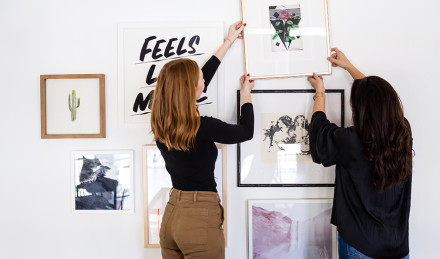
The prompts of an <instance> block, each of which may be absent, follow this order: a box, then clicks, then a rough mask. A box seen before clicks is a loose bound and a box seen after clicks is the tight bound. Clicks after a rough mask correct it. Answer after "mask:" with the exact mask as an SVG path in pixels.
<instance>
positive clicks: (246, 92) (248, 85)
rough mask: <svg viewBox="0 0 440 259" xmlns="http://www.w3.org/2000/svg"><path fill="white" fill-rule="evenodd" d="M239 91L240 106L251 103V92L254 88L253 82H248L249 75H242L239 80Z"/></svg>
mask: <svg viewBox="0 0 440 259" xmlns="http://www.w3.org/2000/svg"><path fill="white" fill-rule="evenodd" d="M240 83H241V89H240V99H241V104H244V103H252V99H251V91H252V89H253V88H254V80H249V75H248V76H246V75H242V76H241V78H240Z"/></svg>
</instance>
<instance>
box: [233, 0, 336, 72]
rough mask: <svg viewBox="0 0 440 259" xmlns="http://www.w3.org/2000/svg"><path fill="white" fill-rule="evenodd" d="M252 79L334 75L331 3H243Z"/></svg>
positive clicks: (270, 0)
mask: <svg viewBox="0 0 440 259" xmlns="http://www.w3.org/2000/svg"><path fill="white" fill-rule="evenodd" d="M241 7H242V17H243V21H244V22H245V23H246V27H245V29H244V33H243V46H244V63H245V72H246V73H245V74H250V79H265V78H280V77H294V76H308V75H312V74H313V72H316V73H317V74H318V75H325V74H331V68H332V67H331V63H330V62H329V61H327V57H329V56H330V44H329V43H330V39H329V28H328V27H329V26H328V11H327V9H328V8H327V0H312V1H311V0H257V1H255V0H241Z"/></svg>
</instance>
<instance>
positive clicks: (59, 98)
mask: <svg viewBox="0 0 440 259" xmlns="http://www.w3.org/2000/svg"><path fill="white" fill-rule="evenodd" d="M40 99H41V138H43V139H46V138H105V76H104V75H103V74H87V75H41V76H40Z"/></svg>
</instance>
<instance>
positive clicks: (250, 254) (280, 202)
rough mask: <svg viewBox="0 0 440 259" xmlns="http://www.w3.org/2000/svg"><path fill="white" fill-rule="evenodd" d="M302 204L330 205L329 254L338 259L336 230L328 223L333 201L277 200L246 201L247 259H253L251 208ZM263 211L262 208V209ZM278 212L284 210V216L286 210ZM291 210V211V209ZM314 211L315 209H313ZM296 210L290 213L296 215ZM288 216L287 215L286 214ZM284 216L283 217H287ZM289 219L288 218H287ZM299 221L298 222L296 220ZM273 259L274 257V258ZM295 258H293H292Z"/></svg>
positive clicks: (333, 258)
mask: <svg viewBox="0 0 440 259" xmlns="http://www.w3.org/2000/svg"><path fill="white" fill-rule="evenodd" d="M304 203H309V204H316V203H324V204H330V208H329V209H330V213H329V218H328V224H329V225H330V227H331V236H332V246H331V247H332V254H331V258H332V259H337V258H338V246H337V230H336V227H335V226H333V225H332V224H331V223H330V217H331V210H332V204H333V199H279V200H248V247H249V249H248V258H249V259H253V258H254V257H253V249H254V247H253V227H252V226H253V213H252V206H253V205H256V204H259V205H260V206H261V205H262V204H271V205H274V206H277V205H278V206H280V207H281V206H283V205H286V204H287V205H289V204H290V206H294V205H295V204H304ZM263 209H264V208H263ZM290 209H291V208H290ZM280 210H284V213H283V212H280V211H278V212H280V213H282V214H284V215H285V213H286V212H285V211H286V210H287V209H285V208H282V209H280ZM291 210H293V209H291ZM315 210H316V208H315ZM327 210H328V209H326V210H325V211H327ZM297 211H298V210H295V212H291V213H297ZM301 212H302V213H304V212H303V211H301ZM321 213H322V208H321ZM288 215H289V214H288ZM288 215H285V216H288ZM314 215H319V214H314ZM311 217H312V216H311ZM289 218H290V217H289ZM298 221H299V220H298ZM274 258H275V257H274ZM292 258H295V257H292Z"/></svg>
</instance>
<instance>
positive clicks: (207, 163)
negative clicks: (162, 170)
mask: <svg viewBox="0 0 440 259" xmlns="http://www.w3.org/2000/svg"><path fill="white" fill-rule="evenodd" d="M219 65H220V60H219V59H218V58H217V57H215V56H212V57H211V59H209V60H208V62H207V63H206V64H205V65H204V66H203V68H202V71H203V78H204V79H205V91H206V89H207V86H208V84H209V82H210V81H211V79H212V77H213V76H214V74H215V72H216V71H217V68H218V66H219ZM253 134H254V110H253V106H252V104H251V103H245V104H243V105H242V106H241V118H240V122H239V124H238V125H235V124H228V123H226V122H223V121H221V120H219V119H216V118H212V117H206V116H202V117H201V118H200V128H199V130H198V131H197V135H196V138H195V143H194V147H193V148H191V149H190V150H189V151H177V150H168V149H167V147H166V146H165V144H163V143H161V142H160V141H156V144H157V147H158V148H159V150H160V152H161V154H162V156H163V158H164V160H165V167H166V169H167V171H168V173H169V174H170V175H171V181H172V183H173V187H174V188H176V189H179V190H182V191H211V192H217V189H216V186H217V184H216V182H215V179H214V166H215V161H216V159H217V152H218V151H217V147H216V146H215V143H214V142H218V143H222V144H236V143H239V142H243V141H246V140H250V139H252V136H253Z"/></svg>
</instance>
